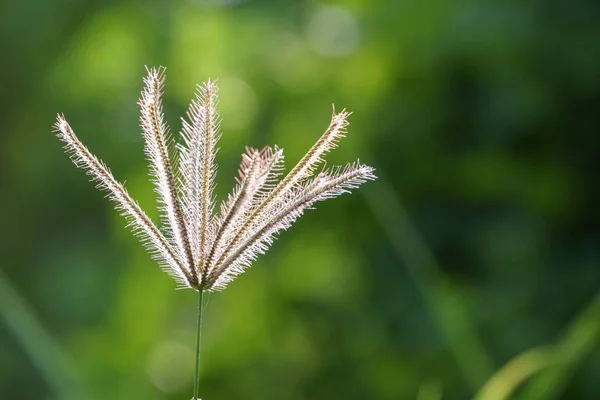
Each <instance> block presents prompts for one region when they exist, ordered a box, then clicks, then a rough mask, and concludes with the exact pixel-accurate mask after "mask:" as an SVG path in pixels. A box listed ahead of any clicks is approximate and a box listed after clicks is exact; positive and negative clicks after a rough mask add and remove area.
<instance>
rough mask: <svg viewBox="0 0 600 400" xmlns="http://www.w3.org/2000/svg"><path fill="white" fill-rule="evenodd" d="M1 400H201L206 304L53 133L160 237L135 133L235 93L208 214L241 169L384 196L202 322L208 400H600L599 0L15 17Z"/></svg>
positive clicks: (351, 0)
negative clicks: (265, 153) (322, 151)
mask: <svg viewBox="0 0 600 400" xmlns="http://www.w3.org/2000/svg"><path fill="white" fill-rule="evenodd" d="M0 46H1V47H0V50H1V51H0V54H1V55H0V58H1V59H2V62H1V63H0V128H1V129H0V132H1V134H0V135H1V136H0V138H1V143H0V190H1V196H0V209H1V210H2V222H1V226H2V229H1V230H0V232H1V233H0V235H1V240H0V254H1V255H2V257H1V258H0V260H1V261H0V398H1V399H11V400H12V399H17V400H20V399H36V400H45V399H59V400H63V399H69V400H70V399H73V400H74V399H78V400H81V399H102V400H104V399H110V400H113V399H114V400H132V399H144V400H152V399H156V400H158V399H161V400H163V399H173V400H174V399H189V398H190V397H191V388H192V374H193V371H192V369H193V346H194V341H195V337H194V335H195V332H194V329H195V305H196V295H195V293H194V292H192V291H176V290H174V289H175V284H174V282H173V281H172V280H171V279H170V278H169V277H168V276H167V275H166V274H164V273H162V272H161V271H160V270H159V268H157V266H156V265H155V263H154V262H153V261H151V260H150V258H149V256H148V255H147V254H146V253H145V252H144V251H143V249H142V246H141V245H139V243H137V242H136V239H135V238H134V237H133V236H132V235H131V234H130V233H129V232H128V231H127V229H125V228H124V225H125V222H124V220H123V219H122V218H121V217H119V216H118V214H117V213H116V212H115V211H113V209H112V204H110V203H109V202H108V201H106V200H105V199H103V196H102V195H101V194H100V193H98V192H97V191H96V190H95V189H94V187H93V184H90V183H89V182H87V178H86V176H85V175H84V173H83V172H82V171H81V170H77V169H76V168H75V167H74V166H73V165H72V164H71V163H70V162H69V160H68V158H67V157H66V156H65V155H64V154H63V152H62V150H61V144H60V143H59V141H58V140H57V139H56V137H54V136H53V135H52V134H51V128H50V125H51V124H52V123H53V122H54V118H55V115H56V113H57V112H64V113H65V115H66V116H67V118H68V119H69V121H70V122H71V124H72V126H73V128H74V129H75V131H76V132H77V134H78V135H79V137H80V138H81V139H82V141H84V143H85V144H86V145H88V147H89V148H90V149H91V150H92V152H94V153H95V154H96V155H98V156H99V157H100V158H102V159H103V160H104V161H106V163H107V164H108V165H109V166H110V167H111V169H112V171H113V173H114V174H115V176H116V177H117V178H118V179H120V180H126V185H127V187H128V188H129V190H130V191H131V193H132V194H133V195H134V197H136V198H137V199H138V200H139V201H140V203H141V204H142V206H143V207H144V208H145V209H146V210H147V211H148V212H149V213H150V214H151V215H152V216H153V217H154V218H156V216H157V213H156V207H155V206H156V202H155V196H154V194H153V191H152V186H151V184H150V182H149V180H148V176H147V166H146V162H145V160H144V155H143V143H142V137H141V134H140V129H139V128H138V125H137V121H138V115H137V111H138V110H137V106H136V100H137V98H138V95H139V91H140V89H141V80H142V77H143V75H144V74H145V70H144V65H164V66H166V67H168V71H167V86H166V96H165V102H166V105H165V107H166V116H167V119H168V121H169V122H170V123H171V126H172V128H173V131H175V132H177V131H178V129H179V127H180V122H179V117H180V116H182V115H183V114H184V112H185V110H186V107H187V103H188V101H189V99H190V98H191V97H192V94H193V91H194V85H195V84H196V83H200V82H202V81H204V80H206V79H207V78H209V77H211V78H219V82H220V86H221V113H222V117H223V124H222V128H223V132H224V135H223V138H222V140H221V142H220V145H221V150H220V152H219V156H218V162H219V175H218V189H217V193H218V195H219V198H220V199H222V198H223V196H224V195H225V194H226V193H227V192H228V191H229V190H230V188H231V187H232V185H233V177H234V175H235V173H236V169H237V167H238V164H239V157H240V153H241V152H242V151H243V148H244V146H246V145H249V146H255V147H262V146H263V145H265V144H271V145H273V144H277V145H279V146H281V147H283V148H285V150H286V156H287V160H288V168H289V167H290V164H292V163H294V162H295V161H297V160H298V159H299V158H300V157H301V156H302V155H303V154H304V152H305V151H306V150H307V149H308V148H309V147H310V146H311V145H312V143H313V142H314V141H315V140H316V139H317V138H318V137H319V135H320V134H321V133H322V131H323V130H324V129H325V127H326V126H327V124H328V122H329V117H330V114H331V104H332V103H335V104H336V106H337V107H338V108H342V107H347V108H349V109H350V110H352V111H354V114H353V115H352V117H351V126H350V128H349V135H348V138H347V139H346V140H345V141H343V142H342V144H341V147H340V148H339V149H336V150H335V151H334V152H333V153H331V154H330V156H329V157H328V160H329V163H330V164H340V163H344V162H346V161H352V160H355V159H356V158H358V157H360V159H361V161H363V162H365V163H366V164H369V165H373V166H375V167H376V168H377V173H378V175H379V176H380V179H379V180H377V181H376V182H372V183H368V184H365V185H364V186H363V187H362V188H361V189H360V190H359V191H357V192H356V193H355V194H353V195H351V196H347V195H346V196H343V197H341V198H339V199H336V200H332V201H329V202H326V203H322V204H319V205H318V210H315V211H310V212H308V213H307V214H306V215H305V216H304V217H303V218H302V219H301V220H299V221H298V222H297V223H296V226H294V228H292V229H291V230H290V231H288V232H285V233H284V234H283V235H281V237H280V239H279V240H277V242H276V243H275V245H274V247H273V249H272V251H270V252H269V254H267V255H265V256H262V257H261V258H259V260H258V261H257V262H256V263H255V265H254V266H253V267H252V268H251V269H250V270H249V271H247V273H245V274H244V275H242V276H241V277H240V278H239V279H238V280H236V281H235V282H234V283H232V284H231V285H230V286H229V287H228V289H227V290H226V291H224V292H222V293H217V294H212V295H211V296H210V298H209V303H208V306H207V311H206V316H205V320H204V331H203V353H202V383H201V394H202V396H201V397H202V398H203V399H205V400H216V399H227V400H231V399H286V400H302V399H311V400H320V399H344V400H350V399H357V400H358V399H362V400H364V399H390V400H393V399H419V400H439V399H468V398H473V397H474V396H477V398H478V399H480V400H482V399H483V400H487V399H490V400H495V399H503V398H516V399H521V400H529V399H536V400H537V399H540V400H541V399H599V398H600V383H599V381H598V378H599V377H600V348H599V347H600V346H598V341H599V339H600V297H599V294H598V293H599V289H600V246H599V244H600V229H599V228H598V226H599V224H600V213H599V211H598V210H599V207H598V201H599V200H600V193H599V187H598V183H597V182H598V181H597V175H598V172H600V130H599V129H598V128H599V125H600V124H599V116H598V115H599V113H600V3H599V2H597V1H594V0H572V1H559V0H546V1H542V0H530V1H522V0H519V1H517V0H508V1H503V2H496V1H492V0H453V1H450V0H447V1H443V0H441V1H440V0H438V1H432V0H398V1H394V0H387V1H386V0H348V1H333V2H316V1H300V0H296V1H275V0H256V1H241V0H237V1H236V0H187V1H179V0H174V1H157V0H150V1H141V0H123V1H106V0H104V1H100V0H89V1H74V0H70V1H69V0H55V1H43V0H4V1H2V2H1V3H0Z"/></svg>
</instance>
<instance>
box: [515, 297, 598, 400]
mask: <svg viewBox="0 0 600 400" xmlns="http://www.w3.org/2000/svg"><path fill="white" fill-rule="evenodd" d="M599 341H600V292H598V293H596V295H595V297H594V298H593V299H592V301H591V302H590V303H589V305H588V306H587V307H586V308H585V309H584V310H583V311H582V312H580V314H579V315H578V316H577V318H576V319H575V320H574V321H573V322H572V323H571V324H570V325H569V326H568V328H567V330H566V332H565V333H564V335H563V337H562V339H561V340H560V341H558V342H557V343H556V344H555V345H554V346H553V353H554V354H553V355H552V356H551V358H554V359H555V360H556V363H555V365H553V366H552V367H550V368H548V369H546V370H544V371H542V372H541V373H540V374H539V375H537V376H534V377H533V378H532V379H531V381H530V382H529V383H528V384H527V385H526V386H525V387H524V389H523V391H522V393H521V395H520V396H519V398H520V399H523V400H551V399H557V398H559V397H561V394H562V392H563V390H564V387H565V385H566V383H567V382H568V380H569V378H570V377H571V375H572V374H573V373H574V372H575V369H576V368H577V367H578V366H579V365H580V364H581V363H582V362H583V361H584V360H585V358H586V356H588V355H589V354H590V353H591V352H592V351H593V350H594V348H595V347H596V346H597V345H598V342H599Z"/></svg>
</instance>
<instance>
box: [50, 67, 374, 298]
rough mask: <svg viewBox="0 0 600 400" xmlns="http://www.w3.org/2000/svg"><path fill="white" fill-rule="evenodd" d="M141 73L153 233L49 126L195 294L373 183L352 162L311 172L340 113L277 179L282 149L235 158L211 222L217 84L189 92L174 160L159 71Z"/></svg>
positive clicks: (113, 184) (331, 141)
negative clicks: (307, 216) (310, 212)
mask: <svg viewBox="0 0 600 400" xmlns="http://www.w3.org/2000/svg"><path fill="white" fill-rule="evenodd" d="M147 71H148V75H147V77H146V78H145V79H144V89H143V91H142V95H141V98H140V101H139V103H138V104H139V106H140V110H141V115H140V124H141V127H142V131H143V136H144V141H145V152H146V157H147V159H148V161H149V163H150V174H151V177H152V180H153V182H154V184H155V190H156V192H157V194H158V197H159V204H160V212H161V220H162V222H163V232H161V231H160V230H159V229H158V228H157V227H156V226H155V225H154V223H153V222H152V220H150V218H149V217H148V216H147V215H146V214H145V213H144V212H143V211H142V210H141V208H140V207H139V205H138V204H137V202H136V201H135V200H133V199H132V198H131V196H130V195H129V193H128V192H127V190H126V189H125V187H124V186H123V184H121V183H120V182H118V181H117V180H116V179H115V178H114V177H113V175H112V174H111V172H110V170H109V169H108V168H107V167H106V166H105V165H104V163H102V161H100V160H98V159H97V158H96V157H95V156H94V155H92V154H91V153H90V152H89V151H88V149H87V148H86V147H85V146H84V145H83V144H82V143H81V142H80V141H79V139H78V138H77V136H75V133H74V132H73V130H72V129H71V127H70V126H69V124H68V123H67V121H66V120H65V118H64V117H63V116H62V115H59V116H58V118H57V122H56V124H55V125H54V127H55V132H56V134H57V136H58V137H59V138H60V139H61V140H62V141H63V142H64V143H65V149H66V151H67V153H68V154H69V155H70V156H71V159H72V160H73V162H74V163H75V165H76V166H77V167H79V168H82V169H84V170H86V171H87V174H88V175H90V176H91V177H92V181H95V182H97V184H98V187H99V188H100V189H101V190H104V191H106V192H108V197H109V198H110V199H111V200H113V201H114V202H116V203H117V208H118V209H119V210H120V211H121V212H122V214H123V215H124V216H125V217H126V218H127V220H128V225H129V226H131V227H132V230H133V231H134V233H135V234H136V235H137V236H138V237H140V239H141V241H142V242H143V243H144V245H145V247H146V248H147V249H148V250H149V252H150V253H151V254H152V256H153V258H154V259H156V260H157V261H158V262H159V264H160V265H161V267H163V269H165V270H166V271H167V272H169V273H170V274H171V275H172V276H173V277H174V278H175V279H176V280H177V282H178V283H179V284H180V285H182V286H184V287H188V288H193V289H196V290H198V291H204V290H208V291H215V290H222V289H224V288H225V287H226V286H227V284H228V283H229V282H231V281H232V280H233V279H234V278H235V277H236V276H237V275H239V274H241V273H242V272H244V271H245V270H246V268H248V267H249V266H250V265H251V264H252V263H253V262H254V261H255V260H256V258H257V257H258V256H259V255H260V254H263V253H265V252H266V251H267V250H268V249H269V247H270V246H271V245H272V244H273V241H274V239H275V236H276V235H277V233H279V232H280V231H282V230H285V229H287V228H289V227H290V226H291V225H292V224H293V223H294V221H295V220H296V219H297V218H298V217H300V216H301V215H302V214H303V213H304V211H305V210H307V209H310V208H312V207H313V205H314V204H315V203H316V202H318V201H323V200H326V199H330V198H333V197H337V196H339V195H341V194H343V193H349V192H350V191H351V190H352V189H355V188H357V187H358V186H360V185H361V184H362V183H364V182H366V181H369V180H374V179H375V178H376V177H375V175H374V169H373V168H372V167H369V166H367V165H363V164H361V163H360V162H358V161H356V162H355V163H352V164H348V165H346V166H344V167H341V166H339V167H334V168H332V169H329V170H324V171H322V172H320V173H318V174H317V175H316V176H315V175H314V174H315V171H316V170H317V168H318V167H319V166H320V165H321V164H323V162H324V159H323V157H324V155H325V154H326V153H327V152H329V151H330V150H332V149H333V148H335V147H336V146H337V144H338V142H339V140H340V139H341V138H343V137H344V136H345V134H346V127H347V126H348V116H349V115H350V113H349V112H346V111H345V110H342V111H341V112H340V113H336V112H335V111H334V112H333V115H332V118H331V123H330V124H329V127H328V128H327V130H326V131H325V133H323V135H322V136H321V138H320V139H319V140H318V141H317V142H316V143H315V144H314V146H313V147H312V148H311V149H310V150H309V151H308V153H306V155H305V156H304V157H303V158H302V159H301V160H300V161H299V162H298V164H296V166H295V167H294V168H292V170H291V171H290V172H289V173H288V174H287V175H286V176H285V177H284V178H283V179H281V180H279V178H280V177H281V175H282V174H283V169H284V157H283V150H282V149H279V148H277V147H275V148H271V147H265V148H263V149H262V150H257V149H252V148H247V149H246V152H245V153H244V154H242V162H241V165H240V169H239V171H238V175H239V176H238V177H237V178H236V182H237V185H236V187H235V188H234V190H233V192H232V193H231V194H230V195H229V196H228V198H227V200H225V201H223V203H222V204H221V206H220V212H219V214H218V215H214V208H215V206H214V205H215V199H214V195H213V191H214V187H215V175H216V169H217V167H216V164H215V158H216V153H217V147H216V144H217V142H218V140H219V137H220V133H219V125H220V117H219V114H218V112H217V102H218V87H217V85H216V83H215V82H214V81H208V82H207V83H205V84H204V85H202V86H198V88H197V91H196V94H195V98H194V99H193V100H192V102H191V104H190V108H189V110H188V113H187V117H188V118H187V120H186V119H183V127H182V130H181V137H182V143H180V144H178V145H177V146H176V149H177V153H178V154H177V155H176V157H174V155H173V154H172V149H173V148H174V147H175V146H173V140H172V137H171V135H170V129H169V127H168V126H167V124H166V123H165V122H164V118H163V109H162V100H161V98H162V94H163V86H164V77H165V69H164V68H150V69H148V70H147ZM176 165H178V166H179V167H178V168H176V167H175V166H176Z"/></svg>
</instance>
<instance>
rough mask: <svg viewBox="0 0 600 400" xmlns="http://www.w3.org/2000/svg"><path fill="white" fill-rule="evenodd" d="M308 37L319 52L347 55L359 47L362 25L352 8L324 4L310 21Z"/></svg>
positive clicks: (328, 55) (312, 46)
mask: <svg viewBox="0 0 600 400" xmlns="http://www.w3.org/2000/svg"><path fill="white" fill-rule="evenodd" d="M306 39H307V41H308V44H309V45H310V47H311V49H312V50H313V51H315V52H316V53H317V54H320V55H322V56H326V57H345V56H348V55H350V54H352V53H353V52H354V51H355V50H356V48H357V47H358V44H359V42H360V25H359V23H358V20H357V19H356V16H355V15H354V14H353V13H352V12H351V11H350V10H348V9H346V8H343V7H339V6H322V7H320V8H318V9H317V10H316V11H315V12H314V13H313V15H312V16H311V18H310V20H309V22H308V25H307V27H306Z"/></svg>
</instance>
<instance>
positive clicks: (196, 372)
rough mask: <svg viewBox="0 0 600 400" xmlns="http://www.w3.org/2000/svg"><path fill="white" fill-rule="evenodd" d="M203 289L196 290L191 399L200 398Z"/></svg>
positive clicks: (198, 399) (197, 399)
mask: <svg viewBox="0 0 600 400" xmlns="http://www.w3.org/2000/svg"><path fill="white" fill-rule="evenodd" d="M203 295H204V290H198V318H197V326H196V368H195V370H194V397H193V398H192V400H200V398H199V397H198V391H199V389H200V344H201V338H202V297H203Z"/></svg>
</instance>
